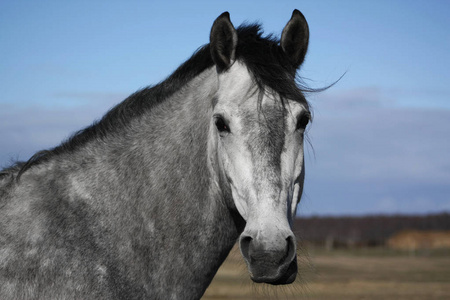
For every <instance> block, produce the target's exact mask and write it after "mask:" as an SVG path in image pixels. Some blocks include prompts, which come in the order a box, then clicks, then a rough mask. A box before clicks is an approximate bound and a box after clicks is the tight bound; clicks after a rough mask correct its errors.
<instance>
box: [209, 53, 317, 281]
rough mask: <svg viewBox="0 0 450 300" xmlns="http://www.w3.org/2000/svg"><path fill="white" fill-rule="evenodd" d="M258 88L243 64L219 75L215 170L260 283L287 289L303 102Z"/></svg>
mask: <svg viewBox="0 0 450 300" xmlns="http://www.w3.org/2000/svg"><path fill="white" fill-rule="evenodd" d="M259 95H260V91H259V90H258V89H257V88H256V86H255V84H254V82H253V80H252V78H251V75H250V74H249V72H248V70H247V68H246V67H245V65H244V64H243V63H241V62H239V61H237V62H236V63H234V64H233V65H232V66H231V67H230V68H229V70H228V71H226V72H222V73H221V74H220V75H219V91H218V94H217V102H216V104H215V106H214V112H213V118H212V122H213V125H212V128H214V131H215V132H214V134H215V139H216V141H217V142H216V143H217V144H216V147H217V149H216V152H217V158H218V164H219V166H220V169H221V173H222V177H223V178H224V181H225V182H226V185H227V188H229V189H230V190H231V194H232V198H233V201H234V204H235V206H236V208H237V210H238V211H239V213H240V215H241V216H242V217H243V218H244V219H245V221H246V227H245V229H244V231H243V233H242V234H241V237H240V247H241V252H242V254H243V256H244V258H245V261H246V262H247V265H248V268H249V271H250V274H251V277H252V279H253V281H255V282H266V283H271V284H286V283H291V282H292V281H294V279H295V277H296V273H297V262H296V243H295V237H294V234H293V233H292V230H291V225H292V219H293V217H294V215H295V212H296V208H297V204H298V202H299V200H300V196H301V193H302V187H303V178H304V165H303V133H304V129H305V127H306V124H307V122H308V120H309V112H308V111H307V109H306V108H305V107H303V106H302V104H300V103H297V102H294V101H285V104H284V105H282V104H281V101H280V99H277V96H276V95H273V94H267V93H265V94H264V95H263V97H262V102H260V105H259V104H258V96H259Z"/></svg>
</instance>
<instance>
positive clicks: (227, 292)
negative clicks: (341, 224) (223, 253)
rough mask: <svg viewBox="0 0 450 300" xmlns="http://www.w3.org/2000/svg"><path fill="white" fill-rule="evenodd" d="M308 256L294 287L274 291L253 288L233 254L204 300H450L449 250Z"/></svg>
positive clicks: (317, 253)
mask: <svg viewBox="0 0 450 300" xmlns="http://www.w3.org/2000/svg"><path fill="white" fill-rule="evenodd" d="M304 252H306V251H304ZM308 252H309V254H307V255H306V254H305V253H304V254H302V255H301V256H300V257H301V261H300V268H301V271H300V274H301V276H300V278H298V279H297V280H296V283H294V284H293V285H290V286H289V287H286V286H282V287H272V286H267V285H258V284H254V283H252V282H251V280H250V278H249V276H248V274H247V269H246V266H245V263H244V261H243V259H242V258H241V255H240V253H239V250H238V249H236V248H235V249H233V251H232V252H231V253H230V255H229V257H228V258H227V260H226V262H225V263H224V265H222V267H221V268H220V269H219V271H218V273H217V275H216V277H215V278H214V280H213V282H212V284H211V285H210V287H209V288H208V290H207V291H206V293H205V295H204V297H203V298H202V299H204V300H208V299H209V300H213V299H214V300H217V299H346V300H348V299H409V300H411V299H450V252H449V251H448V250H446V251H425V252H418V253H411V252H399V251H393V250H388V249H383V248H375V249H355V250H333V251H329V252H328V251H325V250H317V249H316V250H309V251H308ZM299 279H300V280H299Z"/></svg>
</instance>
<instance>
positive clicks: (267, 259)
mask: <svg viewBox="0 0 450 300" xmlns="http://www.w3.org/2000/svg"><path fill="white" fill-rule="evenodd" d="M239 245H240V248H241V252H242V256H243V257H244V259H245V261H246V263H247V265H248V268H249V271H250V274H251V277H252V279H253V281H255V282H266V283H272V284H285V283H290V282H292V281H293V280H294V279H295V276H296V273H297V260H296V258H297V253H296V245H295V237H294V235H293V234H292V233H289V234H287V235H284V236H283V235H281V236H280V235H278V236H275V237H273V236H272V237H267V236H264V234H263V233H259V234H255V233H252V232H247V233H246V232H244V233H243V234H242V235H241V237H240V240H239Z"/></svg>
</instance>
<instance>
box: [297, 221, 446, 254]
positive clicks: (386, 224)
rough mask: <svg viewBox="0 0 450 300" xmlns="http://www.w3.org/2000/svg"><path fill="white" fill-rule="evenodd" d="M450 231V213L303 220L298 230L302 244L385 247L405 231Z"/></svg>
mask: <svg viewBox="0 0 450 300" xmlns="http://www.w3.org/2000/svg"><path fill="white" fill-rule="evenodd" d="M410 229H411V230H433V231H437V230H450V214H449V213H442V214H435V215H426V216H404V215H393V216H365V217H303V218H297V219H296V220H295V223H294V231H295V234H296V235H297V238H298V239H299V241H300V242H303V243H307V244H312V245H317V246H325V247H333V248H335V247H341V246H342V247H352V246H355V247H358V246H382V245H385V243H386V241H387V239H389V237H391V236H392V235H393V234H395V233H397V232H400V231H403V230H410Z"/></svg>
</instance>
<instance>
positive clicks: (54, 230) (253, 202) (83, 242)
mask: <svg viewBox="0 0 450 300" xmlns="http://www.w3.org/2000/svg"><path fill="white" fill-rule="evenodd" d="M308 38H309V30H308V25H307V23H306V20H305V18H304V17H303V15H302V14H301V13H300V12H299V11H298V10H295V11H294V12H293V14H292V17H291V19H290V20H289V22H288V23H287V25H286V27H285V28H284V30H283V32H282V35H281V40H277V39H275V38H273V37H263V36H262V35H261V32H260V28H259V26H258V25H245V26H241V27H239V28H237V29H235V28H234V27H233V25H232V23H231V22H230V17H229V14H228V13H223V14H222V15H220V16H219V17H218V18H217V19H216V21H215V22H214V24H213V26H212V29H211V35H210V43H209V44H208V45H206V46H204V47H202V48H200V49H199V50H198V51H197V52H196V53H195V54H194V55H193V56H192V57H191V58H190V59H189V60H187V61H186V62H185V63H184V64H182V65H181V66H180V67H179V68H178V69H177V70H176V71H175V72H174V73H173V74H172V75H171V76H170V77H168V78H167V79H166V80H165V81H163V82H162V83H160V84H158V85H156V86H153V87H148V88H145V89H143V90H140V91H138V92H136V93H135V94H133V95H131V96H130V97H128V98H127V99H126V100H124V101H123V102H122V103H120V104H119V105H117V106H116V107H114V108H113V109H112V110H111V111H109V112H108V113H107V114H106V115H105V116H104V117H103V118H102V119H101V120H100V121H98V122H97V123H95V124H93V125H92V126H90V127H87V128H86V129H84V130H81V131H79V132H77V133H76V134H75V135H73V136H72V137H71V138H70V139H69V140H67V141H65V142H64V143H62V144H61V145H59V146H57V147H55V148H53V149H51V150H46V151H41V152H39V153H37V154H36V155H34V156H33V157H32V158H31V159H30V160H29V161H28V162H26V163H16V164H15V165H13V166H11V167H10V168H7V169H5V170H3V171H1V173H0V299H3V300H5V299H199V298H200V297H201V296H202V295H203V293H204V292H205V290H206V288H207V287H208V285H209V283H210V282H211V280H212V279H213V277H214V275H215V273H216V271H217V269H218V268H219V266H220V265H221V264H222V262H223V261H224V259H225V258H226V256H227V255H228V253H229V251H230V249H231V248H232V247H233V245H234V244H235V242H236V241H237V240H239V244H240V248H241V252H242V255H243V257H244V259H245V261H246V263H247V266H248V270H249V273H250V276H251V278H252V280H253V281H255V282H264V283H269V284H288V283H291V282H293V281H294V280H295V277H296V274H297V257H296V241H295V237H294V235H293V233H292V229H291V227H292V219H293V217H294V215H295V212H296V208H297V204H298V202H299V200H300V197H301V194H302V188H303V181H304V174H305V171H304V163H303V139H304V131H305V127H306V125H307V124H308V121H309V119H310V112H309V106H308V103H307V101H306V100H305V97H304V95H303V93H304V92H305V89H303V90H302V89H301V88H300V87H299V86H298V84H297V83H296V71H297V69H298V68H299V66H300V65H301V64H302V62H303V60H304V57H305V54H306V51H307V47H308Z"/></svg>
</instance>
